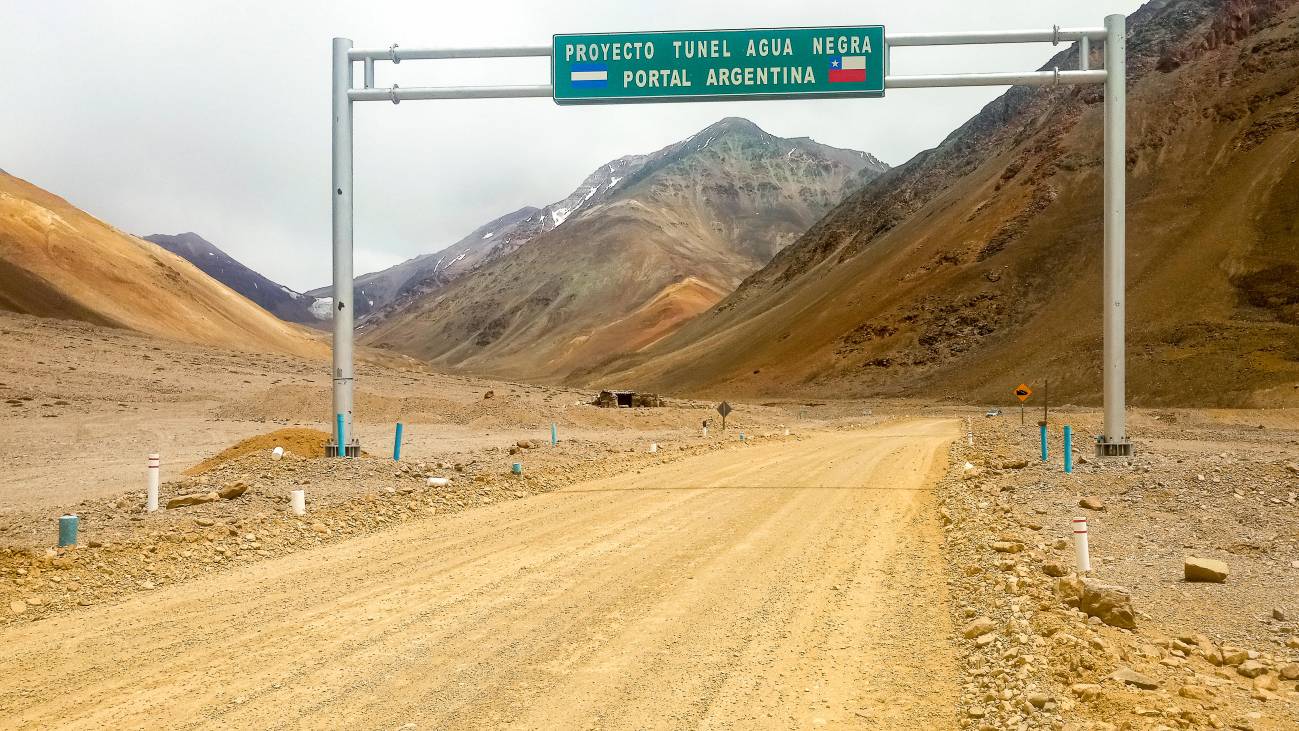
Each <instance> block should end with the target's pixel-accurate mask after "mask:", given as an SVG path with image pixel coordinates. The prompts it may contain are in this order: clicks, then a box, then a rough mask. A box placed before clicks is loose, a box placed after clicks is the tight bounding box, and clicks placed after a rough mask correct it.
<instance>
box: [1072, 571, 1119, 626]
mask: <svg viewBox="0 0 1299 731" xmlns="http://www.w3.org/2000/svg"><path fill="white" fill-rule="evenodd" d="M1055 591H1056V594H1057V595H1059V597H1060V601H1062V602H1064V603H1065V604H1067V605H1069V606H1071V607H1074V608H1076V609H1079V610H1082V611H1083V612H1084V613H1086V614H1087V615H1089V616H1092V617H1096V618H1097V619H1099V620H1100V621H1102V622H1104V623H1105V624H1108V625H1110V626H1112V627H1121V628H1123V629H1136V627H1137V618H1136V611H1135V610H1134V609H1133V608H1132V597H1131V595H1129V594H1128V591H1127V589H1124V588H1123V587H1121V586H1114V585H1112V584H1102V583H1100V582H1099V581H1096V580H1094V579H1081V578H1078V577H1077V576H1068V577H1065V578H1062V579H1057V580H1056V586H1055Z"/></svg>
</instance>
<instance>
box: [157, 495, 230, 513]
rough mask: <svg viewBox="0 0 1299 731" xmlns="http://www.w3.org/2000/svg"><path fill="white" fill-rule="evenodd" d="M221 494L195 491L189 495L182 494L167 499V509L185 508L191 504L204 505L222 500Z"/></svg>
mask: <svg viewBox="0 0 1299 731" xmlns="http://www.w3.org/2000/svg"><path fill="white" fill-rule="evenodd" d="M220 499H221V496H220V495H218V494H216V493H215V492H195V493H191V494H189V495H180V496H178V497H174V498H172V499H170V500H168V501H167V509H168V510H171V509H172V508H184V507H188V506H190V505H202V504H203V503H214V502H216V501H217V500H220Z"/></svg>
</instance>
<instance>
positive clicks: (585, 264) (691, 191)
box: [363, 118, 887, 380]
mask: <svg viewBox="0 0 1299 731" xmlns="http://www.w3.org/2000/svg"><path fill="white" fill-rule="evenodd" d="M886 169H887V166H886V165H884V164H883V163H881V162H879V161H878V160H876V159H874V158H873V157H871V156H870V155H868V154H866V153H863V152H857V151H853V150H841V149H837V148H832V147H828V146H825V145H821V144H818V143H816V142H813V141H811V140H809V139H806V138H799V139H782V138H779V137H775V136H773V135H770V134H767V133H766V132H764V131H762V130H761V129H759V128H758V127H757V126H756V125H754V124H753V123H752V122H749V121H748V120H743V119H735V118H730V119H724V120H722V121H721V122H718V123H717V124H714V125H712V126H710V127H708V128H706V129H704V130H703V131H701V132H699V133H698V134H695V135H692V136H691V137H690V138H688V139H686V140H683V141H682V142H679V143H676V144H673V145H670V146H668V147H666V148H664V149H662V150H659V151H658V152H655V153H653V154H650V155H636V156H629V157H624V158H620V159H618V160H615V161H613V162H611V163H609V164H608V165H605V166H603V167H601V168H600V169H599V170H597V171H596V172H595V173H593V174H592V175H591V176H590V177H588V178H587V180H586V181H585V182H583V184H582V185H581V186H579V187H578V189H577V190H576V191H574V193H573V194H572V195H571V196H569V197H568V198H567V199H566V200H564V201H561V202H560V203H557V204H554V205H551V206H548V207H547V208H545V209H543V210H541V211H539V212H537V213H535V214H533V215H531V216H530V217H529V218H527V219H525V220H524V221H523V222H522V223H521V224H520V226H519V228H518V229H517V230H516V231H515V232H513V233H512V234H511V236H512V237H513V238H512V239H511V237H510V236H505V237H503V238H504V239H506V240H512V241H513V243H512V244H511V245H509V246H508V247H507V248H498V249H497V250H496V252H495V253H494V255H492V256H489V257H487V258H485V259H484V261H483V262H482V263H480V264H479V266H477V267H476V268H475V269H474V270H473V271H472V272H470V273H469V274H467V275H465V276H461V277H460V278H458V279H456V280H455V281H453V282H450V283H449V284H446V285H439V286H435V287H431V288H429V289H428V290H427V291H426V292H423V293H421V295H420V296H418V297H415V298H412V299H411V300H409V301H407V302H405V303H403V304H402V306H401V307H399V308H398V309H396V310H395V311H394V312H393V313H391V315H390V316H388V317H386V318H384V319H383V321H382V322H378V323H373V324H371V326H370V328H369V329H367V331H366V334H365V336H364V338H363V342H367V343H370V344H375V345H380V346H384V347H391V348H395V349H398V350H401V351H403V352H406V353H408V354H411V355H415V356H417V357H422V358H426V359H430V360H432V361H434V362H436V363H437V364H439V365H442V366H446V367H452V368H462V369H472V370H475V371H479V372H488V373H497V374H501V375H510V376H518V377H526V378H532V379H541V380H553V379H556V378H559V377H562V376H563V375H565V374H567V373H568V372H570V371H573V370H574V369H579V368H585V367H587V366H589V365H590V364H591V363H592V362H595V361H600V360H605V359H607V358H609V357H611V356H612V355H613V354H617V353H623V352H630V351H635V350H637V349H639V348H642V347H644V346H646V345H648V344H650V343H652V342H654V341H655V340H657V339H659V338H661V337H663V336H665V335H666V334H668V333H670V332H672V331H673V330H674V329H675V328H676V327H678V326H679V325H680V324H681V323H682V322H684V321H686V320H688V319H689V318H691V317H693V316H694V315H695V314H697V313H699V312H701V311H703V310H705V309H707V308H708V307H709V306H710V305H712V304H713V303H714V302H717V301H718V300H719V299H721V298H722V297H724V296H725V295H726V293H728V292H730V291H731V290H732V289H733V288H734V287H735V286H736V285H737V284H738V283H739V282H740V281H741V280H742V279H743V278H744V277H745V276H746V275H748V274H750V273H751V272H753V271H755V270H757V269H758V268H759V267H761V266H762V265H763V264H765V263H766V262H767V261H768V260H770V258H771V257H772V256H773V255H774V254H775V253H776V252H777V251H779V250H780V249H781V248H782V247H784V246H785V245H786V244H788V243H790V242H792V241H793V240H794V239H796V238H797V237H798V235H799V234H801V233H802V232H803V231H805V230H806V228H807V227H808V226H809V225H811V224H812V223H813V222H814V221H815V220H817V219H818V218H819V217H820V216H821V215H822V214H823V213H824V212H825V211H827V210H828V209H829V208H830V207H832V206H833V205H834V204H835V203H837V202H838V201H839V200H840V198H841V197H842V195H843V193H844V188H845V186H846V185H848V184H849V183H848V181H849V180H850V178H852V177H853V176H854V175H856V174H858V173H860V172H861V171H863V170H867V171H869V172H866V173H863V175H862V177H864V178H866V179H869V178H870V177H873V176H874V175H878V174H880V173H881V172H883V171H884V170H886ZM521 242H522V243H521ZM523 243H526V245H523Z"/></svg>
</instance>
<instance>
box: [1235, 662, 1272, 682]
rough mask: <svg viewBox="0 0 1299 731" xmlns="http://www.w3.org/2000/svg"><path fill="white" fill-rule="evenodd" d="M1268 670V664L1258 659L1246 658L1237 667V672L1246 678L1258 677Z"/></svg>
mask: <svg viewBox="0 0 1299 731" xmlns="http://www.w3.org/2000/svg"><path fill="white" fill-rule="evenodd" d="M1265 672H1267V666H1265V665H1264V664H1263V663H1261V662H1259V661H1258V660H1246V661H1245V662H1243V663H1241V664H1240V667H1237V668H1236V673H1237V674H1238V675H1242V676H1244V677H1246V678H1257V677H1258V676H1260V675H1262V674H1263V673H1265Z"/></svg>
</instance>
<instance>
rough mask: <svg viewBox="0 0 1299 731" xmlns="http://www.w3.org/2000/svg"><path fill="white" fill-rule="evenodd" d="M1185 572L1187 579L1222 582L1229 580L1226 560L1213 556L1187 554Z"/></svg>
mask: <svg viewBox="0 0 1299 731" xmlns="http://www.w3.org/2000/svg"><path fill="white" fill-rule="evenodd" d="M1182 571H1183V574H1184V575H1185V576H1186V580H1187V581H1212V582H1216V583H1221V582H1224V581H1226V580H1227V573H1228V568H1227V564H1226V562H1223V561H1218V560H1216V559H1212V558H1197V557H1195V556H1187V557H1186V560H1185V561H1184V562H1183V568H1182Z"/></svg>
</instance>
